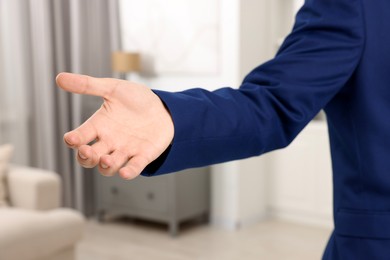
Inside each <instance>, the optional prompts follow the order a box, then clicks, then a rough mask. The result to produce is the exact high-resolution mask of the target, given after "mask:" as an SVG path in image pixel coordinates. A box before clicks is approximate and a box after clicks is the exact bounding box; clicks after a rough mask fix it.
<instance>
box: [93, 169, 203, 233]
mask: <svg viewBox="0 0 390 260" xmlns="http://www.w3.org/2000/svg"><path fill="white" fill-rule="evenodd" d="M97 175H98V176H97V179H96V189H95V191H96V198H97V201H96V204H97V205H96V206H97V212H98V214H99V219H100V220H102V219H103V218H104V215H105V214H109V215H116V216H129V217H135V218H141V219H146V220H152V221H158V222H163V223H167V224H168V225H169V230H170V233H171V234H172V235H176V234H177V231H178V226H179V223H180V222H181V221H183V220H189V219H192V218H198V217H204V216H207V214H208V212H209V208H210V207H209V203H210V174H209V168H197V169H190V170H184V171H180V172H176V173H171V174H167V175H161V176H156V177H142V176H140V177H138V178H136V179H134V180H130V181H127V180H123V179H121V178H120V177H118V176H114V177H105V176H102V175H100V174H97Z"/></svg>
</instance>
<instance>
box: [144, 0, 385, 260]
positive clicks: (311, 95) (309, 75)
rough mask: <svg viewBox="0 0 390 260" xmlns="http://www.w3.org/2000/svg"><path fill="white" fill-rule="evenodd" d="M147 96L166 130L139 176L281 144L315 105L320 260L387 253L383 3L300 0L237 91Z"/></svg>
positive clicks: (381, 0)
mask: <svg viewBox="0 0 390 260" xmlns="http://www.w3.org/2000/svg"><path fill="white" fill-rule="evenodd" d="M155 93H156V94H157V95H159V97H160V98H161V99H162V100H163V102H164V103H165V104H166V106H167V107H168V109H169V111H170V113H171V115H172V118H173V121H174V125H175V137H174V140H173V143H172V145H171V147H170V148H169V149H168V150H167V151H166V152H165V153H164V154H163V155H162V156H161V157H160V158H159V159H157V160H156V161H155V162H153V163H152V164H150V165H149V166H148V167H147V169H145V171H144V172H143V175H148V176H150V175H157V174H162V173H168V172H174V171H177V170H181V169H184V168H189V167H198V166H204V165H209V164H214V163H220V162H225V161H229V160H236V159H241V158H247V157H250V156H256V155H260V154H263V153H266V152H268V151H272V150H275V149H279V148H283V147H285V146H287V145H288V144H289V143H290V142H291V141H292V140H293V139H294V138H295V137H296V136H297V134H298V133H299V132H300V131H301V130H302V129H303V128H304V127H305V126H306V125H307V124H308V123H309V122H310V120H311V119H312V118H313V117H314V116H315V115H316V114H317V113H318V112H319V111H320V110H321V109H324V110H325V112H326V114H327V121H328V125H329V135H330V143H331V152H332V162H333V175H334V177H333V180H334V223H335V230H334V232H333V234H332V236H331V238H330V240H329V243H328V246H327V248H326V250H325V253H324V256H323V259H333V260H334V259H343V260H348V259H353V260H356V259H364V260H365V259H390V0H306V3H305V5H304V7H303V8H302V9H301V10H300V11H299V13H298V15H297V17H296V23H295V25H294V28H293V31H292V33H291V34H290V35H289V36H288V37H287V39H286V40H285V42H284V43H283V45H282V47H281V48H280V50H279V52H278V53H277V55H276V57H275V58H274V59H272V60H270V61H268V62H266V63H265V64H262V65H260V66H259V67H257V68H255V69H254V70H253V71H252V72H251V73H249V75H247V76H246V78H245V79H244V81H243V83H242V85H241V86H240V88H239V89H232V88H222V89H219V90H217V91H214V92H208V91H206V90H202V89H190V90H186V91H183V92H178V93H169V92H163V91H155ZM259 174H260V173H259ZM313 174H315V172H313Z"/></svg>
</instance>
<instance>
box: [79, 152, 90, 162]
mask: <svg viewBox="0 0 390 260" xmlns="http://www.w3.org/2000/svg"><path fill="white" fill-rule="evenodd" d="M79 157H80V158H81V159H83V160H87V159H88V158H87V157H86V156H85V155H83V154H81V153H80V152H79Z"/></svg>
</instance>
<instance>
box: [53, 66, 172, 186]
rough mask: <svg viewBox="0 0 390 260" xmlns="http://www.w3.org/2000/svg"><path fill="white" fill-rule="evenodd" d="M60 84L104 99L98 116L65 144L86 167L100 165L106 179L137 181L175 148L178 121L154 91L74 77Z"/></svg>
mask: <svg viewBox="0 0 390 260" xmlns="http://www.w3.org/2000/svg"><path fill="white" fill-rule="evenodd" d="M56 81H57V84H58V86H60V87H61V88H62V89H64V90H66V91H69V92H73V93H77V94H86V95H94V96H100V97H102V98H103V99H104V102H103V105H102V106H101V108H100V109H99V110H97V111H96V113H95V114H94V115H92V116H91V117H90V118H89V119H88V120H87V121H85V122H84V123H83V124H82V125H81V126H80V127H78V128H77V129H74V130H73V131H70V132H68V133H66V134H65V135H64V141H65V143H66V144H67V145H68V146H69V147H71V148H73V149H76V150H78V152H77V160H78V162H79V163H80V164H81V165H82V166H83V167H86V168H92V167H95V166H96V165H98V167H99V171H100V172H101V173H102V174H103V175H107V176H112V175H114V174H115V173H116V172H119V174H120V176H121V177H122V178H124V179H133V178H135V177H137V176H138V175H139V174H140V173H141V172H142V170H143V169H144V168H145V167H146V166H147V165H148V164H149V163H151V162H152V161H154V160H155V159H157V158H158V157H159V156H160V155H161V154H162V153H163V152H164V151H165V150H166V149H167V148H168V146H169V145H170V143H171V142H172V139H173V135H174V126H173V122H172V118H171V116H170V114H169V112H168V111H167V109H166V108H165V106H164V104H163V103H162V101H161V100H160V98H159V97H158V96H157V95H156V94H154V93H153V92H152V91H151V90H150V89H149V88H147V87H145V86H143V85H139V84H135V83H132V82H128V81H124V80H118V79H110V78H104V79H103V78H93V77H89V76H84V75H76V74H70V73H60V74H59V75H58V76H57V79H56ZM93 141H95V142H94V143H93V144H92V145H90V143H91V142H93Z"/></svg>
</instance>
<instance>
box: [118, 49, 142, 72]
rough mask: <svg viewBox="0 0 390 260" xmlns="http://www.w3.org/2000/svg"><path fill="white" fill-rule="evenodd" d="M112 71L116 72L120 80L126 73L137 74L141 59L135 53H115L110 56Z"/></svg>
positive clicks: (139, 69)
mask: <svg viewBox="0 0 390 260" xmlns="http://www.w3.org/2000/svg"><path fill="white" fill-rule="evenodd" d="M111 62H112V70H113V71H114V72H118V73H120V75H121V78H125V74H127V73H138V72H140V71H141V57H140V54H139V53H137V52H123V51H115V52H113V53H112V55H111Z"/></svg>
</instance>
